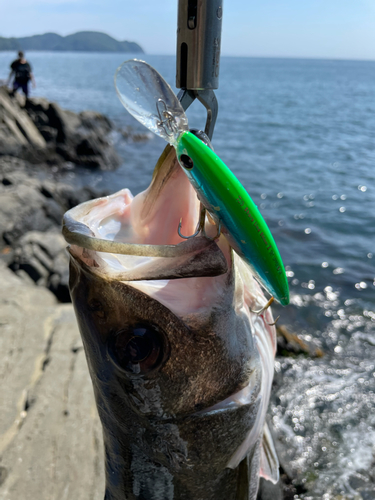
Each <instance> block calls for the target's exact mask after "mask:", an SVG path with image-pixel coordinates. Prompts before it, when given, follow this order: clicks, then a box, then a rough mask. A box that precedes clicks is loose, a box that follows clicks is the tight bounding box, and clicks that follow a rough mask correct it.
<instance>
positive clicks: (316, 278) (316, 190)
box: [0, 52, 375, 500]
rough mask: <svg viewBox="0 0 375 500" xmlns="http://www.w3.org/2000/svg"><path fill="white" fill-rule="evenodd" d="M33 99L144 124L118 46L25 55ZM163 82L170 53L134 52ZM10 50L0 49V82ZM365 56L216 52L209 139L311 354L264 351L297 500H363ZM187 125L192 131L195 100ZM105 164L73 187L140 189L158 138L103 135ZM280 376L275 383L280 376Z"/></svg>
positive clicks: (284, 316)
mask: <svg viewBox="0 0 375 500" xmlns="http://www.w3.org/2000/svg"><path fill="white" fill-rule="evenodd" d="M27 56H28V59H29V60H30V62H31V64H32V66H33V69H34V74H35V78H36V82H37V88H36V89H35V90H34V91H33V94H34V95H40V96H45V97H47V98H48V99H51V100H54V101H57V102H58V103H59V104H60V105H61V106H62V107H64V108H67V109H71V110H73V111H81V110H84V109H93V110H97V111H99V112H101V113H104V114H106V115H107V116H108V117H109V118H111V119H112V120H113V121H114V123H115V124H116V126H117V127H119V128H122V129H131V130H133V131H139V132H142V133H143V132H145V129H143V127H142V126H141V125H140V124H138V122H136V121H135V120H134V119H133V118H132V117H131V116H130V115H129V114H128V113H127V112H126V111H125V110H124V109H123V107H122V105H121V104H120V102H119V101H118V98H117V96H116V93H115V90H114V86H113V75H114V72H115V70H116V68H117V66H118V65H119V64H121V62H123V60H126V59H129V58H131V57H132V56H131V54H130V55H129V54H81V53H61V54H60V53H38V52H34V53H32V52H30V53H28V54H27ZM142 58H143V59H145V60H146V61H147V62H149V63H150V64H151V65H152V66H154V67H155V68H156V69H157V70H158V71H160V72H161V73H162V75H163V76H164V77H165V79H166V80H167V81H168V82H169V83H170V84H171V86H172V88H175V80H174V79H175V59H174V58H173V57H168V56H148V55H144V56H143V57H142ZM12 59H13V54H12V53H4V52H3V53H0V79H2V78H6V76H7V73H8V66H9V64H10V62H11V60H12ZM374 82H375V62H360V61H328V60H302V59H301V60H298V59H261V58H259V59H257V58H225V57H223V58H222V60H221V67H220V89H219V90H218V91H217V92H216V95H217V98H218V101H219V115H218V121H217V125H216V128H215V133H214V137H213V146H214V148H215V151H216V152H217V153H218V155H219V156H220V157H221V158H222V159H223V160H224V161H225V162H226V164H227V165H228V166H229V167H230V168H231V169H232V170H233V171H234V173H235V174H236V175H237V177H238V178H239V179H240V180H241V182H242V183H243V184H244V186H245V187H246V189H247V190H248V191H249V193H250V195H251V196H252V197H253V199H254V201H255V202H256V204H257V205H258V206H259V208H260V211H261V212H262V214H263V216H264V217H265V219H266V220H267V222H268V224H269V226H270V228H271V231H272V233H273V235H274V237H275V240H276V242H277V244H278V247H279V249H280V253H281V255H282V257H283V260H284V263H285V265H286V268H287V274H288V277H289V281H290V289H291V305H290V306H288V307H287V308H283V309H281V308H277V312H278V314H281V319H280V323H282V324H284V325H287V327H288V328H289V329H290V330H291V331H293V332H296V333H299V334H302V336H303V338H305V339H306V340H307V341H309V342H313V343H316V344H317V345H319V346H320V347H321V348H322V349H323V351H324V353H325V354H324V356H323V358H320V359H318V360H316V359H309V358H305V357H299V358H278V360H277V363H276V371H277V372H278V374H279V375H278V377H277V383H276V384H275V387H274V393H273V398H272V401H271V407H270V412H269V416H270V420H272V423H273V426H274V427H275V428H276V429H277V436H278V441H279V445H278V449H279V453H280V454H281V455H282V456H283V458H282V461H283V463H284V464H287V466H286V467H285V468H286V470H287V472H288V473H289V475H290V476H291V477H293V478H294V482H295V484H296V485H298V487H299V491H300V493H299V496H298V498H301V499H302V498H304V499H311V500H315V499H321V498H324V499H325V500H328V499H337V500H338V499H339V498H341V499H343V498H347V499H357V498H359V499H360V498H363V499H370V498H375V490H374V489H373V488H374V486H373V485H374V482H375V411H374V410H375V395H374V391H375V236H374V232H375V83H374ZM188 118H189V123H190V126H193V127H196V128H201V129H202V128H204V123H205V113H204V109H203V107H202V106H201V105H200V104H199V103H194V105H193V106H192V109H191V110H189V111H188ZM114 140H115V143H116V146H117V148H118V150H119V152H120V154H121V156H122V158H123V164H122V165H121V167H120V168H119V169H118V170H117V171H116V172H90V171H88V170H82V169H79V170H77V171H76V172H69V173H67V174H66V180H67V181H69V182H75V183H82V184H84V183H90V184H93V185H100V186H103V187H105V188H107V189H110V190H111V191H116V190H118V189H120V188H122V187H129V188H130V189H131V190H132V192H133V193H137V192H139V191H140V190H142V189H144V188H146V187H147V185H148V184H149V181H150V179H151V173H152V170H153V167H154V165H155V163H156V160H157V158H158V156H159V154H160V152H161V151H162V148H163V147H164V142H163V141H162V140H161V139H159V138H157V137H153V136H151V135H150V136H147V137H146V138H145V140H143V141H140V142H134V141H131V140H126V139H124V138H122V136H121V134H114ZM280 381H282V382H280Z"/></svg>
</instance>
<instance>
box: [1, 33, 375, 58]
mask: <svg viewBox="0 0 375 500" xmlns="http://www.w3.org/2000/svg"><path fill="white" fill-rule="evenodd" d="M77 33H78V32H77ZM12 38H16V37H12ZM19 38H22V37H19ZM125 41H127V40H125ZM135 43H137V44H138V45H139V43H138V42H135ZM5 52H12V53H14V52H17V49H10V50H1V49H0V54H1V53H5ZM25 52H27V53H28V54H30V53H34V52H35V53H36V52H44V53H51V54H77V53H78V54H137V55H140V54H139V53H138V52H112V51H91V50H89V51H87V50H41V49H39V50H36V49H34V50H25ZM142 55H144V56H164V57H177V56H176V54H170V53H169V54H168V53H165V52H160V53H159V52H143V54H142ZM221 57H228V58H242V59H294V60H304V61H305V60H311V61H348V62H350V61H351V62H375V58H364V57H358V58H354V57H344V56H342V57H341V56H324V57H323V56H293V55H244V54H240V55H238V54H225V53H224V54H221Z"/></svg>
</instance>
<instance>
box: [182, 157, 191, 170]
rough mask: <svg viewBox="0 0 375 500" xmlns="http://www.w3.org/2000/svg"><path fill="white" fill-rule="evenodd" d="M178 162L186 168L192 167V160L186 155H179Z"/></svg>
mask: <svg viewBox="0 0 375 500" xmlns="http://www.w3.org/2000/svg"><path fill="white" fill-rule="evenodd" d="M180 163H181V165H182V166H183V167H184V168H186V169H187V170H191V169H192V168H193V167H194V163H193V160H192V159H191V158H190V156H188V155H181V156H180Z"/></svg>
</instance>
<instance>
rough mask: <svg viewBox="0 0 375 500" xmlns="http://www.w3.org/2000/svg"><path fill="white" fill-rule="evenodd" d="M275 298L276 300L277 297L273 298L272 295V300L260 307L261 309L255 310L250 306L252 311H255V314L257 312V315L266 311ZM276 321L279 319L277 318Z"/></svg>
mask: <svg viewBox="0 0 375 500" xmlns="http://www.w3.org/2000/svg"><path fill="white" fill-rule="evenodd" d="M274 300H275V299H274V298H273V296H272V297H271V298H270V300H269V301H268V302H267V304H266V305H264V306H263V307H262V308H261V309H259V311H253V310H252V309H251V307H249V309H250V312H252V313H255V314H257V315H258V316H259V315H260V314H262V313H264V311H266V310H267V309H268V308H269V307H270V305H271V304H272V302H273V301H274ZM276 321H277V320H276Z"/></svg>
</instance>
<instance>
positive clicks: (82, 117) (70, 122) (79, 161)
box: [0, 87, 120, 170]
mask: <svg viewBox="0 0 375 500" xmlns="http://www.w3.org/2000/svg"><path fill="white" fill-rule="evenodd" d="M112 131H113V126H112V123H111V122H110V121H109V120H108V118H106V117H105V116H103V115H101V114H100V113H97V112H94V111H84V112H82V113H79V114H77V113H73V112H72V111H68V110H63V109H61V108H60V106H59V105H58V104H56V103H53V102H49V101H48V100H47V99H44V98H32V99H27V100H26V102H25V104H24V105H23V103H22V100H21V99H20V96H19V95H18V94H17V95H16V96H12V94H11V93H10V92H9V91H8V89H7V88H6V87H1V88H0V156H1V155H12V156H16V157H19V158H22V159H25V160H28V161H29V162H31V163H34V164H35V163H41V162H46V163H49V164H54V165H58V166H61V165H62V164H63V163H64V162H67V161H68V162H71V163H73V164H75V165H83V166H87V167H91V168H100V169H102V170H111V169H115V168H117V167H118V166H119V164H120V159H119V156H118V155H117V153H116V151H115V150H114V147H113V144H112V140H111V137H110V136H111V133H112Z"/></svg>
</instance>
